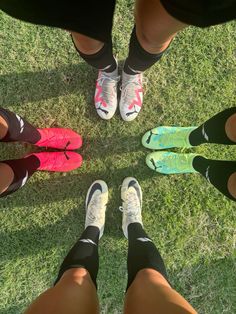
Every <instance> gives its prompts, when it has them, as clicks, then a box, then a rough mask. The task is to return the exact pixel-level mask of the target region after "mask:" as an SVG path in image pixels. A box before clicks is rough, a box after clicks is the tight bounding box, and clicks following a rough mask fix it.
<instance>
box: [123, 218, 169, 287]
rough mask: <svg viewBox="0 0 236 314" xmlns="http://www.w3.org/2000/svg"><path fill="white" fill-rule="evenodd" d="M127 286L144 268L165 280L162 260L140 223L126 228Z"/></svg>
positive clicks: (165, 274)
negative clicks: (159, 274) (152, 270)
mask: <svg viewBox="0 0 236 314" xmlns="http://www.w3.org/2000/svg"><path fill="white" fill-rule="evenodd" d="M128 241H129V248H128V260H127V266H128V284H127V289H128V288H129V286H130V285H131V284H132V282H133V281H134V279H135V276H136V275H137V273H138V272H139V271H140V270H141V269H144V268H152V269H155V270H156V271H158V272H159V273H161V274H162V275H163V276H164V277H165V278H166V280H168V278H167V273H166V268H165V264H164V262H163V259H162V257H161V255H160V253H159V252H158V250H157V248H156V246H155V244H154V243H153V242H152V240H151V239H150V238H149V237H148V235H147V234H146V232H145V231H144V229H143V227H142V225H141V224H140V223H131V224H130V225H129V226H128Z"/></svg>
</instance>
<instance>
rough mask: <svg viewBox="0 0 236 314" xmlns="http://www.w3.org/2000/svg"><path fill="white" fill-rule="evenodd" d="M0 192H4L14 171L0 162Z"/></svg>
mask: <svg viewBox="0 0 236 314" xmlns="http://www.w3.org/2000/svg"><path fill="white" fill-rule="evenodd" d="M0 174H1V179H0V194H2V193H3V192H5V191H6V190H7V189H8V187H9V186H10V185H11V183H12V181H13V179H14V172H13V170H12V169H11V167H10V166H9V165H7V164H4V163H0Z"/></svg>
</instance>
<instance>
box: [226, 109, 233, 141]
mask: <svg viewBox="0 0 236 314" xmlns="http://www.w3.org/2000/svg"><path fill="white" fill-rule="evenodd" d="M225 131H226V134H227V136H228V138H229V139H230V140H231V141H233V142H235V143H236V113H235V114H233V115H232V116H231V117H229V118H228V120H227V121H226V124H225Z"/></svg>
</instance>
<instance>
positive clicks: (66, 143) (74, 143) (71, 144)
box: [34, 128, 82, 150]
mask: <svg viewBox="0 0 236 314" xmlns="http://www.w3.org/2000/svg"><path fill="white" fill-rule="evenodd" d="M37 130H38V132H39V133H40V136H41V139H40V140H39V141H38V142H37V143H35V144H34V145H36V146H39V147H51V148H56V149H63V150H74V149H78V148H80V147H81V146H82V138H81V136H80V135H79V134H77V133H76V132H74V131H73V130H71V129H63V128H48V129H47V128H45V129H37Z"/></svg>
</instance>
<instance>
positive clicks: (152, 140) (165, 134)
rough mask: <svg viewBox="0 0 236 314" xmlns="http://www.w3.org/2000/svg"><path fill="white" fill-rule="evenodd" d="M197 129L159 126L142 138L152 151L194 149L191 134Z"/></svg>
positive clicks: (145, 145) (143, 142) (144, 144)
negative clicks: (176, 148)
mask: <svg viewBox="0 0 236 314" xmlns="http://www.w3.org/2000/svg"><path fill="white" fill-rule="evenodd" d="M195 129H196V127H187V128H186V127H175V126H159V127H156V128H154V129H152V130H150V131H148V132H146V133H145V134H144V136H143V138H142V144H143V146H144V147H147V148H150V149H157V150H158V149H166V148H173V147H186V148H187V147H192V145H191V144H190V143H189V134H190V133H191V132H192V131H193V130H195Z"/></svg>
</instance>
